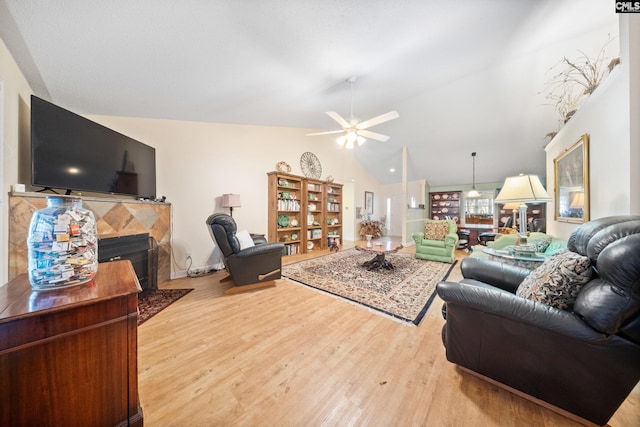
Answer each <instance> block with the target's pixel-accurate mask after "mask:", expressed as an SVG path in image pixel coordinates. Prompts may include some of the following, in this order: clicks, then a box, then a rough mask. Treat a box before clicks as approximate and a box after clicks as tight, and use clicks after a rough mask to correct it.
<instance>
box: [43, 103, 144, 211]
mask: <svg viewBox="0 0 640 427" xmlns="http://www.w3.org/2000/svg"><path fill="white" fill-rule="evenodd" d="M31 184H32V185H33V186H35V187H44V188H46V189H63V190H67V192H70V191H71V190H75V191H88V192H96V193H111V194H126V195H132V196H137V197H143V198H149V199H154V198H155V194H156V150H155V148H153V147H149V146H148V145H146V144H143V143H142V142H139V141H136V140H135V139H132V138H129V137H128V136H126V135H123V134H121V133H119V132H116V131H114V130H112V129H109V128H107V127H105V126H102V125H100V124H98V123H96V122H93V121H91V120H89V119H86V118H84V117H82V116H80V115H78V114H75V113H72V112H71V111H68V110H65V109H64V108H61V107H59V106H57V105H54V104H52V103H50V102H48V101H45V100H43V99H41V98H38V97H37V96H33V95H32V96H31Z"/></svg>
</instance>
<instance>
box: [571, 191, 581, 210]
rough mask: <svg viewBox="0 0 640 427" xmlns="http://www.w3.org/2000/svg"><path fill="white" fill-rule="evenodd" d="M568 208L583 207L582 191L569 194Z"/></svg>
mask: <svg viewBox="0 0 640 427" xmlns="http://www.w3.org/2000/svg"><path fill="white" fill-rule="evenodd" d="M569 208H570V209H582V208H584V192H582V191H580V192H576V193H574V194H572V195H571V203H570V204H569Z"/></svg>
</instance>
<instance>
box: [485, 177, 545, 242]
mask: <svg viewBox="0 0 640 427" xmlns="http://www.w3.org/2000/svg"><path fill="white" fill-rule="evenodd" d="M495 201H496V203H513V202H519V203H520V207H519V209H520V228H519V230H518V234H519V235H520V244H526V243H527V202H550V201H551V196H549V193H547V190H545V189H544V187H543V186H542V183H541V182H540V179H539V178H538V176H537V175H522V174H520V175H518V176H510V177H507V179H506V180H505V181H504V184H503V185H502V189H501V190H500V193H498V197H496V200H495Z"/></svg>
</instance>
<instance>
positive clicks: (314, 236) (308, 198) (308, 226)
mask: <svg viewBox="0 0 640 427" xmlns="http://www.w3.org/2000/svg"><path fill="white" fill-rule="evenodd" d="M303 182H304V188H305V191H304V195H305V204H306V206H305V208H304V212H305V214H306V221H305V222H304V225H303V229H304V237H305V241H304V247H305V252H311V251H314V250H318V249H322V248H323V247H324V246H323V244H322V241H323V240H324V229H323V228H324V227H323V224H324V221H325V209H324V201H325V198H324V188H323V183H322V181H318V180H315V179H308V178H305V179H304V180H303Z"/></svg>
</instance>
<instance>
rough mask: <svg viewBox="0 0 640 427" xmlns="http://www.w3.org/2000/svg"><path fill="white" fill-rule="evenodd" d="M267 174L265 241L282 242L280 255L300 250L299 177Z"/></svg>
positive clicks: (301, 192)
mask: <svg viewBox="0 0 640 427" xmlns="http://www.w3.org/2000/svg"><path fill="white" fill-rule="evenodd" d="M268 175H269V196H268V197H269V213H268V222H269V224H268V230H267V231H268V240H269V241H270V242H280V243H284V244H285V248H284V255H295V254H298V253H303V252H304V250H303V240H304V238H303V233H304V230H303V225H304V224H306V221H307V218H306V215H305V213H304V212H303V208H306V201H305V194H306V191H305V188H304V183H303V182H302V178H301V177H299V176H295V175H289V174H281V173H276V172H271V173H269V174H268Z"/></svg>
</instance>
